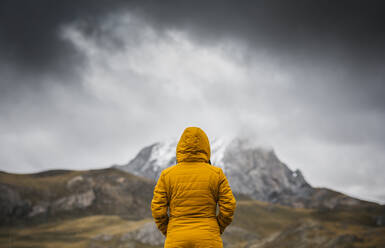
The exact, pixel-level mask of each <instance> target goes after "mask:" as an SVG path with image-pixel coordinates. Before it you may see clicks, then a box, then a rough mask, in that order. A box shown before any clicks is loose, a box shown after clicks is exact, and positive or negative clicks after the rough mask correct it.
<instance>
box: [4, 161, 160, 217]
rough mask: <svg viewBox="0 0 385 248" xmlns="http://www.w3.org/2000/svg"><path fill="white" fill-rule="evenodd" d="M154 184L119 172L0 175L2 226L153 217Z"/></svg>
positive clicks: (106, 170) (55, 172) (52, 172)
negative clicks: (86, 218)
mask: <svg viewBox="0 0 385 248" xmlns="http://www.w3.org/2000/svg"><path fill="white" fill-rule="evenodd" d="M153 187H154V182H152V181H150V180H148V179H145V178H140V177H137V176H134V175H132V174H129V173H125V172H122V171H119V170H116V169H112V168H109V169H103V170H91V171H66V170H56V171H46V172H41V173H36V174H10V173H5V172H1V173H0V217H1V223H2V224H4V223H10V222H12V221H18V220H23V219H27V220H28V221H30V222H39V220H42V221H44V220H46V218H48V217H55V218H66V217H67V216H69V217H71V218H72V217H74V216H85V215H93V214H111V215H112V214H114V215H116V214H118V215H120V216H122V217H124V218H127V219H140V218H145V217H151V211H150V208H149V202H150V201H151V199H152V191H153Z"/></svg>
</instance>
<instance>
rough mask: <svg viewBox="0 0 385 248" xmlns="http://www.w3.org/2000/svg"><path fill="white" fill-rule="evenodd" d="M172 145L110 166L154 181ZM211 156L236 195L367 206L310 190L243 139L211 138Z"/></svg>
mask: <svg viewBox="0 0 385 248" xmlns="http://www.w3.org/2000/svg"><path fill="white" fill-rule="evenodd" d="M176 145H177V141H176V140H169V141H166V142H157V143H154V144H152V145H150V146H147V147H144V148H143V149H142V150H140V151H139V153H138V154H137V155H136V156H135V157H134V158H133V159H132V160H131V161H129V162H128V163H127V164H125V165H120V166H119V165H118V166H114V167H115V168H118V169H121V170H124V171H127V172H130V173H133V174H135V175H139V176H143V177H146V178H149V179H152V180H154V181H155V180H156V179H157V178H158V176H159V175H160V172H161V171H162V170H163V169H164V168H166V167H168V166H170V165H173V164H175V152H176V151H175V149H176ZM211 153H212V157H211V162H212V164H213V165H214V166H218V167H221V168H222V169H223V170H224V172H225V174H226V176H227V177H228V180H229V183H230V185H231V188H232V190H233V192H234V193H236V194H240V195H246V196H248V197H251V198H252V199H255V200H260V201H267V202H272V203H280V204H284V205H289V206H295V207H316V208H318V207H325V208H334V207H337V206H353V205H360V204H370V203H367V202H364V201H360V200H358V199H354V198H351V197H348V196H346V195H343V194H341V193H338V192H335V191H331V190H328V189H319V188H314V187H312V186H311V185H310V184H309V183H308V182H307V181H306V180H305V178H304V177H303V175H302V173H301V171H299V170H294V171H293V170H290V169H289V168H288V166H287V165H286V164H284V163H282V162H281V161H280V160H279V158H278V157H277V155H276V154H275V152H274V150H273V149H272V148H266V147H261V146H254V145H252V143H251V142H250V141H249V140H247V139H239V138H234V139H214V140H213V141H212V142H211Z"/></svg>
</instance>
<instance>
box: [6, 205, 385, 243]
mask: <svg viewBox="0 0 385 248" xmlns="http://www.w3.org/2000/svg"><path fill="white" fill-rule="evenodd" d="M382 211H383V210H382V209H372V210H370V211H369V210H367V209H349V210H346V209H345V210H343V209H341V210H328V211H326V210H323V211H320V210H310V209H298V208H296V209H294V208H289V207H284V206H279V205H274V204H269V203H264V202H258V201H239V202H238V205H237V211H236V215H235V217H234V222H233V223H232V225H231V227H230V228H229V229H228V230H226V232H225V235H224V236H223V239H224V242H225V247H264V248H267V247H378V248H381V247H385V227H378V226H376V224H375V219H374V217H375V216H378V215H379V214H381V213H382ZM150 223H152V219H150V218H146V219H142V220H139V221H132V220H126V219H123V218H121V217H119V216H114V215H110V216H107V215H93V216H88V217H81V218H74V219H66V220H62V221H58V220H54V221H48V222H47V223H40V224H37V225H19V226H12V227H9V226H7V227H1V228H0V247H4V248H6V247H7V248H10V247H13V248H16V247H18V248H21V247H30V248H32V247H36V248H37V247H41V248H44V247H55V248H59V247H63V248H67V247H68V248H69V247H71V248H86V247H87V248H98V247H111V248H118V247H119V248H124V247H126V248H127V247H161V245H151V243H146V241H144V243H143V240H146V237H144V239H142V240H138V238H135V237H134V236H129V237H130V238H128V239H127V238H126V239H124V237H125V235H126V234H127V233H132V232H135V231H138V230H141V228H143V227H144V226H146V225H148V224H150ZM155 231H156V230H155ZM150 232H151V230H150ZM139 233H140V232H139ZM146 235H148V236H151V235H152V234H151V233H147V234H146V232H143V233H142V236H146ZM139 238H140V235H139ZM155 238H156V236H155Z"/></svg>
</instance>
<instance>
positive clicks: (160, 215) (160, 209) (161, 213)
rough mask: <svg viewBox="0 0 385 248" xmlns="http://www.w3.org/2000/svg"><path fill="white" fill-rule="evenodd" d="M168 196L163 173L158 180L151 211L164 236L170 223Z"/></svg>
mask: <svg viewBox="0 0 385 248" xmlns="http://www.w3.org/2000/svg"><path fill="white" fill-rule="evenodd" d="M167 209H168V198H167V190H166V185H165V180H164V175H163V173H161V175H160V177H159V179H158V182H157V184H156V186H155V189H154V196H153V198H152V201H151V211H152V217H153V218H154V220H155V223H156V225H157V227H158V229H159V231H161V232H162V233H163V235H164V236H166V234H167V225H168V214H167Z"/></svg>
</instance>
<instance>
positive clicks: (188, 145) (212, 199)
mask: <svg viewBox="0 0 385 248" xmlns="http://www.w3.org/2000/svg"><path fill="white" fill-rule="evenodd" d="M210 154H211V151H210V143H209V140H208V138H207V136H206V134H205V133H204V132H203V130H202V129H200V128H197V127H188V128H186V129H185V130H184V132H183V134H182V136H181V138H180V140H179V142H178V145H177V148H176V160H177V164H176V165H174V166H171V167H168V168H166V169H164V170H163V171H162V173H161V175H160V177H159V179H158V182H157V184H156V186H155V189H154V196H153V199H152V202H151V210H152V216H153V217H154V220H155V223H156V225H157V227H158V229H159V230H160V231H161V232H162V233H163V234H164V235H165V236H166V241H165V247H167V248H172V247H208V248H209V247H222V239H221V234H222V233H223V231H224V230H225V228H226V227H227V226H228V225H229V224H230V223H231V221H232V218H233V214H234V211H235V207H236V201H235V198H234V196H233V193H232V191H231V189H230V186H229V183H228V181H227V178H226V176H225V174H224V173H223V171H222V169H220V168H218V167H215V166H213V165H211V164H210ZM217 206H218V215H217Z"/></svg>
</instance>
